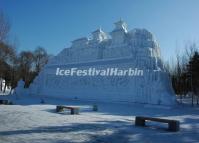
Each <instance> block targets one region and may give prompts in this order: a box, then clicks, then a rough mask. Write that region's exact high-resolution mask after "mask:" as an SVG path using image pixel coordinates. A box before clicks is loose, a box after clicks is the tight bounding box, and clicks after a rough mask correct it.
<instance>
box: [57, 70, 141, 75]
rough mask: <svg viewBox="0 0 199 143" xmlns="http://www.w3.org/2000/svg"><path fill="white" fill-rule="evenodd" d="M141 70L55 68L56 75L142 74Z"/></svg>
mask: <svg viewBox="0 0 199 143" xmlns="http://www.w3.org/2000/svg"><path fill="white" fill-rule="evenodd" d="M143 73H144V72H143V70H140V69H137V68H135V69H132V68H128V69H119V68H106V69H97V68H88V69H78V68H70V69H60V68H57V69H56V75H57V76H143Z"/></svg>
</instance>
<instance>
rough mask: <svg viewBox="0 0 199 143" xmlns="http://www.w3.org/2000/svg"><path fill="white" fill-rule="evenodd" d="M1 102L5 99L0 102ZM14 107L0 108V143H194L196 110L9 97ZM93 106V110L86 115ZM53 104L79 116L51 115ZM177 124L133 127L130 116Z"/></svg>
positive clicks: (197, 131)
mask: <svg viewBox="0 0 199 143" xmlns="http://www.w3.org/2000/svg"><path fill="white" fill-rule="evenodd" d="M0 98H7V96H4V97H0ZM10 100H12V101H13V102H14V103H15V105H0V143H130V142H136V143H137V142H138V143H160V142H161V143H168V142H169V143H183V142H184V143H187V142H188V143H196V142H199V136H198V134H199V112H198V111H199V108H197V107H194V108H192V107H189V106H182V105H176V106H175V107H170V108H168V107H165V108H164V106H161V108H160V107H158V106H157V105H156V106H148V105H144V104H127V103H104V102H88V101H87V102H85V101H80V100H66V99H64V100H58V99H53V98H46V99H45V104H40V99H39V98H35V97H31V98H30V97H29V98H27V97H26V98H22V97H20V98H18V99H17V100H16V99H15V98H14V97H10ZM93 104H97V105H98V108H99V111H98V112H94V111H92V105H93ZM56 105H68V106H78V107H80V109H81V110H80V114H79V115H70V113H69V112H67V111H66V112H63V113H56V112H55V108H56ZM138 115H140V116H150V117H161V118H168V119H175V120H179V121H180V131H179V132H168V131H167V130H166V128H167V125H166V124H162V123H150V122H147V125H149V126H148V127H137V126H135V125H134V122H135V116H138Z"/></svg>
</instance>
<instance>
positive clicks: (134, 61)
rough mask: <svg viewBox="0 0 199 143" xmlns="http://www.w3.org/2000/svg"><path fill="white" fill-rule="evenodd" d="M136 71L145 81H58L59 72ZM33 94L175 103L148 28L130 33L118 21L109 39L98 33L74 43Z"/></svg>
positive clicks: (73, 78) (45, 72) (74, 78)
mask: <svg viewBox="0 0 199 143" xmlns="http://www.w3.org/2000/svg"><path fill="white" fill-rule="evenodd" d="M58 68H59V69H71V68H78V69H80V70H89V68H95V69H107V68H120V69H128V68H136V69H142V70H143V76H128V75H125V76H100V75H98V76H77V75H76V76H57V75H56V72H57V69H58ZM29 92H30V94H31V95H35V96H42V97H57V98H75V99H80V100H95V101H96V100H97V101H107V102H112V101H116V102H138V103H146V104H161V105H173V104H175V96H174V92H173V89H172V86H171V81H170V78H169V75H168V73H166V71H165V69H164V66H163V63H162V61H161V57H160V48H159V45H158V43H157V42H156V40H155V38H154V36H153V35H152V34H151V33H150V32H149V31H147V30H145V29H133V30H131V31H128V30H127V24H126V23H125V22H124V21H122V20H119V21H118V22H116V23H115V28H114V29H113V31H112V32H110V35H109V34H107V33H105V32H103V31H102V29H101V28H100V29H97V30H96V31H94V32H92V38H87V37H82V38H79V39H76V40H74V41H72V45H71V47H69V48H65V49H63V50H62V51H61V52H60V53H59V54H58V55H57V56H55V57H53V58H52V59H51V60H50V61H49V62H48V64H47V65H46V66H45V67H44V69H43V70H42V71H41V72H40V74H39V75H38V77H36V79H35V80H34V82H33V83H32V84H31V85H30V88H29Z"/></svg>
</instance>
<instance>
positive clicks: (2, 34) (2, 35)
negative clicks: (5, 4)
mask: <svg viewBox="0 0 199 143" xmlns="http://www.w3.org/2000/svg"><path fill="white" fill-rule="evenodd" d="M9 31H10V24H9V22H8V20H7V19H6V17H5V15H4V13H3V12H1V11H0V42H3V41H4V40H5V39H6V38H7V36H8V33H9Z"/></svg>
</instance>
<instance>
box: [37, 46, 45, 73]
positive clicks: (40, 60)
mask: <svg viewBox="0 0 199 143" xmlns="http://www.w3.org/2000/svg"><path fill="white" fill-rule="evenodd" d="M33 54H34V63H35V71H36V73H37V74H38V73H39V72H40V71H41V69H42V67H43V66H44V65H45V64H46V63H47V62H48V54H47V52H46V50H45V49H44V48H42V47H37V48H36V49H35V51H34V53H33Z"/></svg>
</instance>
